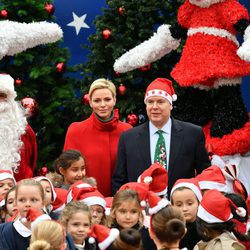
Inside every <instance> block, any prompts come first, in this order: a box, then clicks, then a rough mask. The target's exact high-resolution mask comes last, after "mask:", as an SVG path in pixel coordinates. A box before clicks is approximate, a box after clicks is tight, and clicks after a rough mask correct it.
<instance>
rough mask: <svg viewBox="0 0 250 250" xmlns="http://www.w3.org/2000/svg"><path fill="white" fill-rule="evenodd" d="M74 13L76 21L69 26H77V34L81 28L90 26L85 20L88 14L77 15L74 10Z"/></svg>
mask: <svg viewBox="0 0 250 250" xmlns="http://www.w3.org/2000/svg"><path fill="white" fill-rule="evenodd" d="M72 14H73V19H74V21H72V22H71V23H68V24H67V26H72V27H75V29H76V35H78V34H79V32H80V30H81V28H87V29H88V28H89V26H88V25H87V24H86V23H85V22H84V21H85V18H86V16H87V14H84V15H82V16H81V17H79V16H77V15H76V14H75V13H74V12H72Z"/></svg>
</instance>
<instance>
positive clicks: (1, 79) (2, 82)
mask: <svg viewBox="0 0 250 250" xmlns="http://www.w3.org/2000/svg"><path fill="white" fill-rule="evenodd" d="M0 90H1V91H2V92H6V94H7V95H8V96H11V97H12V98H15V97H16V96H17V94H16V91H15V88H14V79H13V78H12V77H11V76H10V75H8V74H3V73H2V74H0Z"/></svg>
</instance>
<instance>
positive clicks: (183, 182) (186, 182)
mask: <svg viewBox="0 0 250 250" xmlns="http://www.w3.org/2000/svg"><path fill="white" fill-rule="evenodd" d="M179 188H188V189H191V190H192V191H193V192H194V194H195V196H196V197H197V199H198V201H199V202H200V201H201V199H202V191H201V189H200V186H199V182H198V180H197V179H195V178H190V179H179V180H177V181H176V182H175V184H174V186H173V188H172V190H171V194H170V197H172V195H173V193H174V191H175V190H177V189H179Z"/></svg>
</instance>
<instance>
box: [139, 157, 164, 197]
mask: <svg viewBox="0 0 250 250" xmlns="http://www.w3.org/2000/svg"><path fill="white" fill-rule="evenodd" d="M137 182H139V183H145V184H148V185H149V190H150V191H152V192H154V193H156V194H157V195H165V194H166V193H167V191H168V172H167V170H166V169H165V168H163V167H162V165H161V164H159V163H158V162H155V163H154V164H152V165H151V166H150V167H149V168H148V169H146V170H145V171H144V172H143V173H142V174H141V175H140V176H139V177H138V180H137Z"/></svg>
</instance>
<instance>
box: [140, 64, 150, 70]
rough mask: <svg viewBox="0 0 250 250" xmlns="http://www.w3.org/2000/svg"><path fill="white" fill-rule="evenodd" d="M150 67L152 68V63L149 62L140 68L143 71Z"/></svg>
mask: <svg viewBox="0 0 250 250" xmlns="http://www.w3.org/2000/svg"><path fill="white" fill-rule="evenodd" d="M150 68H151V64H147V65H145V66H143V67H140V70H141V71H148V70H150Z"/></svg>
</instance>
